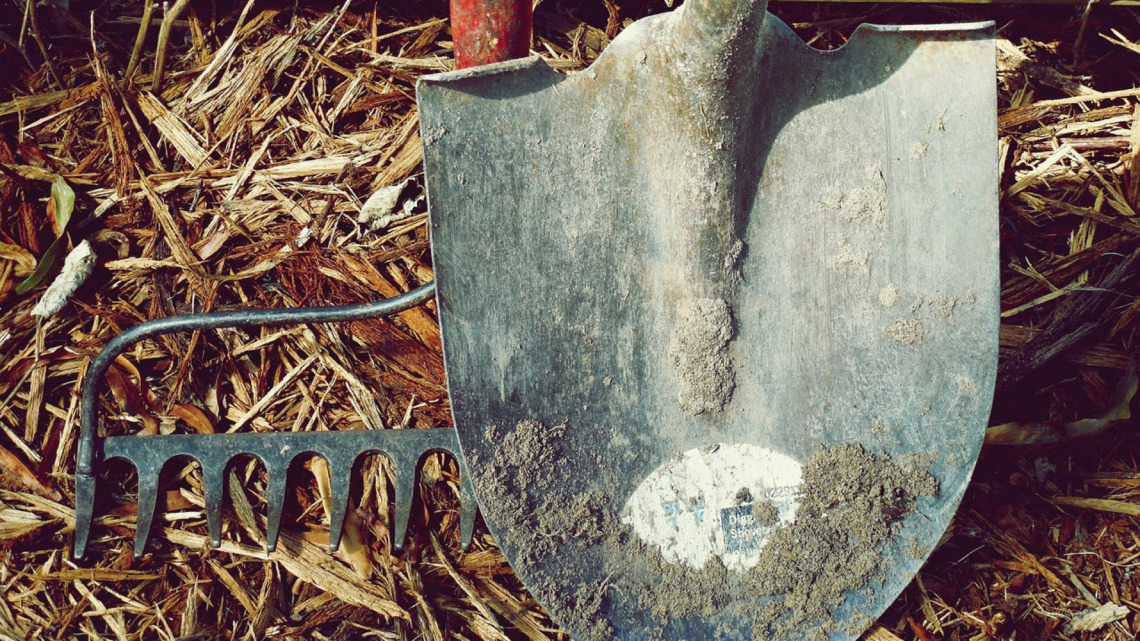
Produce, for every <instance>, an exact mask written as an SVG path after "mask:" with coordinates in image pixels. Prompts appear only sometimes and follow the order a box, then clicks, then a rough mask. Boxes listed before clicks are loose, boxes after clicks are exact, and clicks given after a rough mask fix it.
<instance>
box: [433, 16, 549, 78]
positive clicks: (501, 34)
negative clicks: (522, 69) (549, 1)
mask: <svg viewBox="0 0 1140 641" xmlns="http://www.w3.org/2000/svg"><path fill="white" fill-rule="evenodd" d="M530 28H531V0H451V39H452V42H454V43H455V68H456V69H464V68H467V67H477V66H479V65H486V64H491V63H492V62H503V61H505V60H511V59H513V58H525V57H526V56H527V55H528V54H529V53H530Z"/></svg>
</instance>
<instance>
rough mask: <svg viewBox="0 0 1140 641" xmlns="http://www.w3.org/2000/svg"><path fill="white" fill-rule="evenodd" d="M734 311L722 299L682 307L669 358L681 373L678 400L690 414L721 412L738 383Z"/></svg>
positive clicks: (691, 303)
mask: <svg viewBox="0 0 1140 641" xmlns="http://www.w3.org/2000/svg"><path fill="white" fill-rule="evenodd" d="M731 338H732V313H731V311H730V310H729V307H728V303H726V302H725V301H724V300H723V299H720V298H700V299H697V300H695V301H691V302H688V303H687V304H685V305H684V307H682V309H681V311H680V314H679V319H678V321H677V325H676V327H675V329H674V330H673V338H672V340H671V341H670V342H669V358H670V359H671V360H672V362H673V370H674V371H675V372H676V374H677V386H678V390H677V403H678V404H679V405H680V406H681V409H682V410H683V411H684V412H686V413H688V414H693V415H696V414H701V413H704V412H718V411H720V410H722V409H724V406H725V405H727V404H728V402H729V400H731V399H732V390H733V388H734V387H735V386H736V380H735V375H734V373H733V369H732V360H731V359H730V358H729V355H728V341H729V339H731Z"/></svg>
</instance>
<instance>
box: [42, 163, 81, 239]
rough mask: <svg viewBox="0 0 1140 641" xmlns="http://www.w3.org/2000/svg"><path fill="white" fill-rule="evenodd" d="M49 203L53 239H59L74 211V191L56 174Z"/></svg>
mask: <svg viewBox="0 0 1140 641" xmlns="http://www.w3.org/2000/svg"><path fill="white" fill-rule="evenodd" d="M51 202H52V205H53V208H52V209H53V211H52V212H50V213H51V228H52V231H54V232H55V237H56V238H59V237H60V236H63V231H64V230H65V229H67V222H68V221H69V220H71V212H72V211H74V210H75V190H73V189H72V188H71V185H68V184H67V181H66V180H64V179H63V176H60V175H59V174H56V176H55V180H53V181H52V183H51ZM49 251H50V250H49ZM45 256H46V254H45Z"/></svg>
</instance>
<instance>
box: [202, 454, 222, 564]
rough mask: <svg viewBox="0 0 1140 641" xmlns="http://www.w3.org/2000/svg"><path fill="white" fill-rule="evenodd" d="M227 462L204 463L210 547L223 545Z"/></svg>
mask: <svg viewBox="0 0 1140 641" xmlns="http://www.w3.org/2000/svg"><path fill="white" fill-rule="evenodd" d="M226 463H228V461H227V462H223V463H222V464H221V465H218V464H205V463H204V464H202V489H203V490H204V491H205V494H206V525H207V527H208V528H209V530H210V547H212V548H214V549H215V550H216V549H218V548H220V547H222V501H223V500H224V498H225V495H226V475H225V471H226Z"/></svg>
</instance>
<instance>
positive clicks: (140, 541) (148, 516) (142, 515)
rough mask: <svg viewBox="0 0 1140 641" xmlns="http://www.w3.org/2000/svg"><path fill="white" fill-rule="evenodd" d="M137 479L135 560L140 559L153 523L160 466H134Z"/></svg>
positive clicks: (160, 472)
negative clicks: (136, 471)
mask: <svg viewBox="0 0 1140 641" xmlns="http://www.w3.org/2000/svg"><path fill="white" fill-rule="evenodd" d="M135 468H136V469H137V470H138V477H139V494H138V497H139V502H138V511H137V514H136V517H135V551H134V556H135V558H136V559H141V558H142V555H143V550H144V549H146V542H147V539H148V538H150V528H151V524H152V523H153V522H154V510H155V506H156V504H157V503H158V483H159V480H160V476H161V474H162V466H161V465H157V466H156V465H145V466H144V465H136V466H135Z"/></svg>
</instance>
